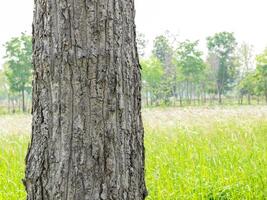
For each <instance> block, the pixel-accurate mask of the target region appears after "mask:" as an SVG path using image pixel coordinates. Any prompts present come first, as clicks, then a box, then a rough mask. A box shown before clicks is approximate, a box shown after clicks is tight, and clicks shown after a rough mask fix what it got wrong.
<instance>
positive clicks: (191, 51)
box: [0, 31, 267, 112]
mask: <svg viewBox="0 0 267 200" xmlns="http://www.w3.org/2000/svg"><path fill="white" fill-rule="evenodd" d="M198 43H199V42H198V41H190V40H185V41H179V40H178V38H177V36H176V37H175V36H173V35H172V34H171V33H170V32H168V31H166V33H165V34H162V35H159V36H157V37H156V38H155V39H154V40H153V49H152V52H149V53H148V54H149V55H148V56H145V54H147V53H146V50H147V47H146V38H145V35H144V34H141V33H139V34H138V38H137V45H138V49H139V56H140V64H141V67H142V88H143V90H142V96H143V102H142V103H143V106H144V107H155V106H197V105H218V104H225V105H229V104H230V105H243V104H246V105H251V104H266V103H267V49H266V50H265V51H263V52H262V53H261V54H259V55H255V53H254V51H253V46H252V45H250V44H248V43H245V42H243V43H241V44H238V43H237V40H236V38H235V36H234V33H230V32H220V33H216V34H215V35H213V36H209V37H207V44H206V45H207V52H208V53H207V56H206V58H205V55H204V52H202V51H200V50H199V47H198ZM5 48H6V56H5V61H6V62H5V64H4V67H3V69H2V70H1V71H0V80H1V85H0V100H1V106H2V107H1V112H17V111H19V112H25V111H28V112H29V110H30V105H31V82H32V80H31V79H32V76H31V74H32V70H33V69H32V64H31V63H32V61H31V60H32V58H31V55H32V47H31V36H28V35H26V34H22V35H21V36H19V37H15V38H12V39H11V40H10V41H8V42H7V43H6V44H5Z"/></svg>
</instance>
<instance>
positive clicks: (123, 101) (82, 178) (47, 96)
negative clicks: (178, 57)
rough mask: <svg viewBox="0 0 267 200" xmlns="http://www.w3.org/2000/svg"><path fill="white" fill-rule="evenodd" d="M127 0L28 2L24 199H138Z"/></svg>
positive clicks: (136, 111) (136, 70)
mask: <svg viewBox="0 0 267 200" xmlns="http://www.w3.org/2000/svg"><path fill="white" fill-rule="evenodd" d="M134 16H135V9H134V0H121V1H81V0H77V1H75V3H73V2H72V3H71V2H69V1H65V0H58V1H48V0H44V1H35V12H34V21H33V64H34V81H33V108H32V112H33V121H32V130H33V132H32V139H31V145H30V148H29V150H28V154H27V157H26V177H25V181H24V184H25V186H26V190H27V194H28V200H35V199H38V200H39V199H46V200H50V199H51V200H52V199H64V200H81V199H84V200H93V199H94V200H104V199H106V200H111V199H118V200H122V199H127V200H143V199H144V198H145V196H146V187H145V178H144V143H143V139H144V130H143V124H142V117H141V73H140V64H139V60H138V53H137V47H136V32H135V24H134Z"/></svg>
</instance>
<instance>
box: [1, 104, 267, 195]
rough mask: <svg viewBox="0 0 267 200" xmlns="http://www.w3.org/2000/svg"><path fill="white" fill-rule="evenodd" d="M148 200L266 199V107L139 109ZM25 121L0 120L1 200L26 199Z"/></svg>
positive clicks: (18, 118)
mask: <svg viewBox="0 0 267 200" xmlns="http://www.w3.org/2000/svg"><path fill="white" fill-rule="evenodd" d="M143 118H144V125H145V146H146V182H147V187H148V192H149V196H148V198H147V199H149V200H152V199H153V200H176V199H177V200H178V199H179V200H180V199H182V200H186V199H188V200H192V199H208V200H213V199H214V200H215V199H218V200H219V199H220V200H228V199H231V200H232V199H251V200H256V199H259V200H262V199H266V198H267V185H266V184H267V167H266V166H267V149H266V146H267V106H258V107H255V106H254V107H251V106H243V107H213V108H205V107H201V108H153V109H144V110H143ZM30 121H31V117H30V115H21V114H20V115H2V116H0V127H1V128H0V134H1V138H0V200H13V199H14V200H17V199H25V191H24V187H23V184H22V181H21V179H23V176H24V157H25V154H26V150H27V147H28V142H29V140H30V136H29V134H30V129H31V127H30Z"/></svg>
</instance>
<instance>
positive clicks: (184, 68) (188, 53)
mask: <svg viewBox="0 0 267 200" xmlns="http://www.w3.org/2000/svg"><path fill="white" fill-rule="evenodd" d="M197 46H198V41H193V42H191V41H189V40H186V41H184V42H182V43H180V45H179V47H178V49H177V51H176V54H175V55H176V57H175V63H176V67H177V68H178V69H177V72H178V73H181V75H182V76H180V77H181V78H182V79H183V81H184V82H185V88H186V96H187V100H188V103H189V104H191V101H192V98H193V95H194V96H196V93H197V91H196V90H197V87H198V86H199V85H200V81H201V79H202V78H203V75H204V69H205V64H204V61H203V60H202V58H201V56H202V52H200V51H199V50H197Z"/></svg>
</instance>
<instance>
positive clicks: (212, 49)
mask: <svg viewBox="0 0 267 200" xmlns="http://www.w3.org/2000/svg"><path fill="white" fill-rule="evenodd" d="M207 42H208V43H207V46H208V50H209V54H212V55H214V56H216V57H217V59H218V61H219V62H218V64H219V65H218V71H217V73H216V84H217V91H218V95H219V103H222V94H224V93H225V92H226V91H227V90H229V88H230V87H231V84H232V83H233V82H234V77H235V75H236V71H237V70H236V69H237V63H236V61H237V59H236V54H235V50H236V46H237V43H236V39H235V37H234V34H233V33H228V32H221V33H216V34H215V35H214V36H212V37H208V38H207Z"/></svg>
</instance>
